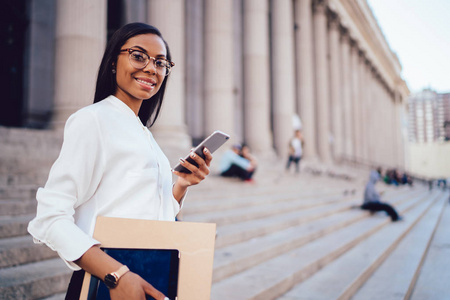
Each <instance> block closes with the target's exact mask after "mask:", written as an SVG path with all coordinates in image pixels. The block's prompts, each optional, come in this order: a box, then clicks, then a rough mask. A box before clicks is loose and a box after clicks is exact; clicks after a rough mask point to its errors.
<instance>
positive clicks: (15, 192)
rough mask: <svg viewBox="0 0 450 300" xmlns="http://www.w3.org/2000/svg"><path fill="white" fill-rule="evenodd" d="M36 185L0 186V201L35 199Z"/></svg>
mask: <svg viewBox="0 0 450 300" xmlns="http://www.w3.org/2000/svg"><path fill="white" fill-rule="evenodd" d="M37 189H38V187H37V186H36V185H34V184H25V185H18V186H12V185H4V186H0V201H1V200H8V199H35V198H36V192H37Z"/></svg>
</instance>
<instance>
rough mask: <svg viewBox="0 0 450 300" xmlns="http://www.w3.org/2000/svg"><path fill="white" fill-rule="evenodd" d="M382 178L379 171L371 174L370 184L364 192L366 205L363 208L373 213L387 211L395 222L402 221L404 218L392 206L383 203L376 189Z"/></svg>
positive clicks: (368, 183)
mask: <svg viewBox="0 0 450 300" xmlns="http://www.w3.org/2000/svg"><path fill="white" fill-rule="evenodd" d="M380 178H381V177H380V174H379V173H378V172H377V171H371V172H370V177H369V182H367V185H366V188H365V190H364V203H363V205H361V208H362V209H366V210H369V211H371V212H376V211H385V212H386V213H387V214H388V215H389V216H390V217H391V220H392V221H393V222H395V221H399V220H402V219H403V218H402V217H401V216H399V215H398V213H397V211H396V210H395V209H394V208H393V207H392V206H391V205H389V204H388V203H385V202H381V197H380V194H379V193H378V192H377V190H376V189H375V184H376V183H377V181H378V180H380Z"/></svg>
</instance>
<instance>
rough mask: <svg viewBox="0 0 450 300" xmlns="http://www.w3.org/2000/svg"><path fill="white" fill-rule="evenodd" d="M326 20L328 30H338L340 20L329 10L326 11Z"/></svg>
mask: <svg viewBox="0 0 450 300" xmlns="http://www.w3.org/2000/svg"><path fill="white" fill-rule="evenodd" d="M327 20H328V28H329V29H330V30H339V29H340V28H339V27H340V25H341V24H340V22H341V20H340V18H339V16H338V14H337V13H335V12H334V11H331V10H329V9H328V10H327Z"/></svg>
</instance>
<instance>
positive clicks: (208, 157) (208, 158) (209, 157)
mask: <svg viewBox="0 0 450 300" xmlns="http://www.w3.org/2000/svg"><path fill="white" fill-rule="evenodd" d="M203 154H205V163H206V165H207V166H208V167H209V165H210V163H211V160H212V154H211V152H209V149H208V148H206V147H205V148H204V149H203Z"/></svg>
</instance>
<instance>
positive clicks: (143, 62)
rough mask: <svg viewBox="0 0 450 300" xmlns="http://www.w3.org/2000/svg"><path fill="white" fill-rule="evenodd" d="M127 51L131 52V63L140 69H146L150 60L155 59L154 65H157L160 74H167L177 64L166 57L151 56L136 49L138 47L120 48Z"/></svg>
mask: <svg viewBox="0 0 450 300" xmlns="http://www.w3.org/2000/svg"><path fill="white" fill-rule="evenodd" d="M125 51H127V52H128V53H129V54H130V55H129V56H128V58H129V60H130V64H131V65H132V66H133V67H134V68H136V69H140V70H141V69H144V68H145V67H146V66H147V65H148V63H149V62H150V60H153V66H154V67H155V69H156V72H157V73H158V74H159V75H162V76H167V75H169V74H170V71H171V70H172V67H173V66H175V63H173V62H171V61H168V60H167V59H165V58H155V57H151V56H149V55H148V54H147V53H145V52H142V51H139V50H136V49H131V48H126V49H122V50H120V52H125Z"/></svg>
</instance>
